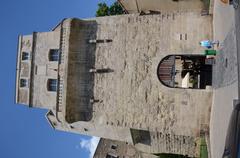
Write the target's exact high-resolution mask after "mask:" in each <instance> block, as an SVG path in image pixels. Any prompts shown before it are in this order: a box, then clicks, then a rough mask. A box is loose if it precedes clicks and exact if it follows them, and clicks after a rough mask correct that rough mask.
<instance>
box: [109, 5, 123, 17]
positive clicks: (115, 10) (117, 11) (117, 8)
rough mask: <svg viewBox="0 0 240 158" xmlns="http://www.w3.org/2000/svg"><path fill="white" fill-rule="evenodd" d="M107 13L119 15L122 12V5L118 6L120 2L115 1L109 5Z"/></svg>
mask: <svg viewBox="0 0 240 158" xmlns="http://www.w3.org/2000/svg"><path fill="white" fill-rule="evenodd" d="M109 14H110V15H121V14H124V11H123V9H122V7H121V6H120V4H119V3H118V2H115V3H113V4H112V5H111V6H110V7H109Z"/></svg>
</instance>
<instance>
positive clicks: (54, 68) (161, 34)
mask: <svg viewBox="0 0 240 158" xmlns="http://www.w3.org/2000/svg"><path fill="white" fill-rule="evenodd" d="M211 21H212V19H211V17H210V16H201V14H200V13H199V12H165V13H164V12H163V13H161V14H156V15H142V16H140V15H136V14H132V15H122V16H112V17H99V18H94V19H86V20H81V19H76V18H73V19H64V20H63V21H62V22H61V23H60V24H59V25H57V26H56V27H55V28H54V29H53V30H52V31H50V32H42V33H40V32H34V33H33V34H32V35H24V36H19V43H18V60H17V75H16V103H19V104H25V105H28V106H29V107H37V108H46V109H49V112H48V113H47V115H46V117H47V119H48V120H49V123H50V124H51V125H52V127H53V128H55V129H58V130H63V131H67V132H74V133H80V134H85V135H93V136H98V137H101V138H106V139H111V140H119V141H123V142H128V143H129V144H132V145H134V146H135V148H137V150H139V151H142V152H145V153H156V154H157V153H175V154H181V155H188V156H192V157H195V156H198V155H199V152H198V141H199V138H200V133H203V132H206V133H207V131H208V128H209V117H210V110H211V102H212V92H211V90H209V89H197V90H196V89H186V88H170V87H168V86H166V85H164V84H162V82H160V81H159V78H158V75H157V74H158V73H157V69H158V66H159V64H160V63H161V60H162V59H164V58H165V57H166V56H168V55H181V54H184V55H196V54H202V52H203V49H202V48H201V47H200V46H199V41H201V40H203V39H211V38H212V27H211Z"/></svg>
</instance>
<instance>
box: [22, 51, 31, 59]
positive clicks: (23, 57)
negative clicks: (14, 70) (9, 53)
mask: <svg viewBox="0 0 240 158" xmlns="http://www.w3.org/2000/svg"><path fill="white" fill-rule="evenodd" d="M29 59H30V54H29V53H28V52H22V60H29Z"/></svg>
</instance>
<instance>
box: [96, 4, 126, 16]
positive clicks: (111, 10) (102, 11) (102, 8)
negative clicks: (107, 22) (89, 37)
mask: <svg viewBox="0 0 240 158" xmlns="http://www.w3.org/2000/svg"><path fill="white" fill-rule="evenodd" d="M120 14H124V11H123V9H122V7H121V6H120V5H119V3H118V2H115V3H113V4H112V5H111V6H110V7H109V6H107V4H106V3H98V10H97V11H96V16H97V17H98V16H109V15H120Z"/></svg>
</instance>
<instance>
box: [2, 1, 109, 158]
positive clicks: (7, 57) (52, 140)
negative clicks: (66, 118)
mask: <svg viewBox="0 0 240 158" xmlns="http://www.w3.org/2000/svg"><path fill="white" fill-rule="evenodd" d="M113 1H114V0H106V1H105V2H107V3H108V4H111V3H112V2H113ZM99 2H102V1H99V0H69V1H67V0H1V5H0V17H1V23H0V27H1V29H0V46H1V54H2V57H1V59H2V61H1V62H0V69H1V71H0V72H1V79H0V106H1V108H0V123H1V126H0V158H88V157H89V154H90V152H89V149H92V148H93V144H94V143H95V142H96V141H97V140H96V138H92V137H87V136H83V135H77V134H71V133H65V132H60V131H55V130H53V129H52V128H51V127H50V125H49V124H48V123H47V120H46V119H45V117H44V116H45V113H46V110H41V109H33V108H31V109H30V108H28V107H25V106H23V105H16V104H14V93H15V70H16V53H17V37H18V35H19V34H31V33H32V32H33V31H37V32H46V31H49V30H51V29H52V28H53V27H54V26H55V25H56V24H58V23H59V22H60V21H61V20H62V19H63V18H68V17H78V18H88V17H94V15H95V11H96V9H97V3H99ZM92 152H93V151H92Z"/></svg>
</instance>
